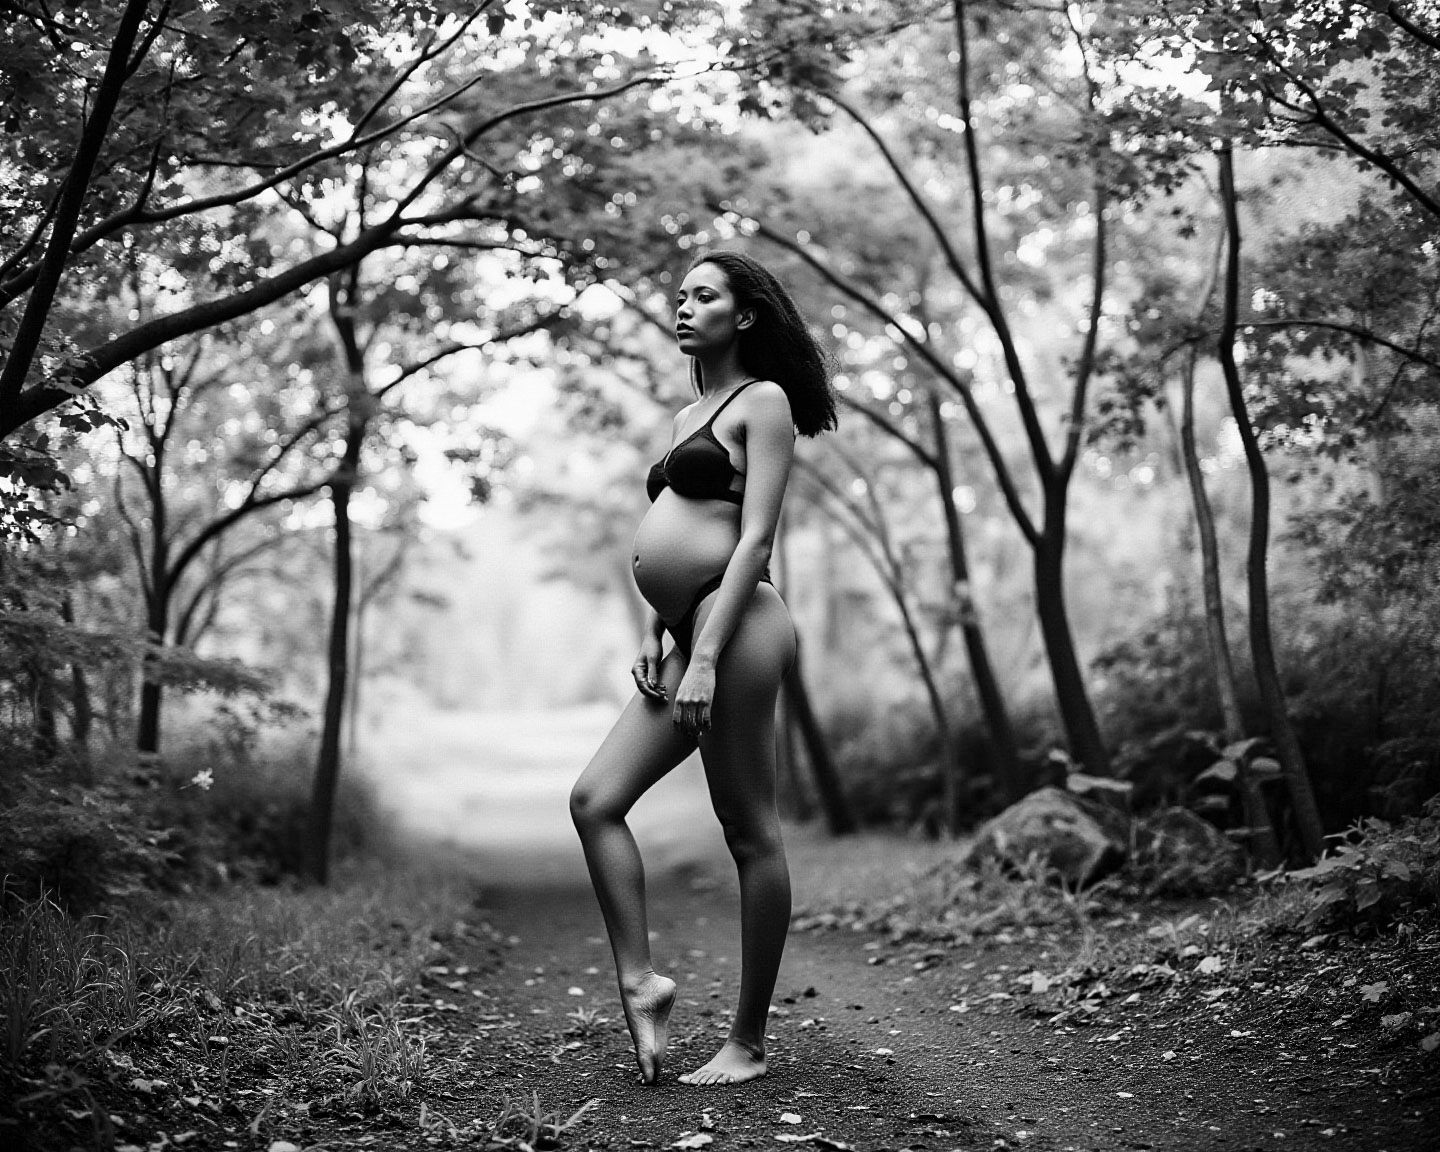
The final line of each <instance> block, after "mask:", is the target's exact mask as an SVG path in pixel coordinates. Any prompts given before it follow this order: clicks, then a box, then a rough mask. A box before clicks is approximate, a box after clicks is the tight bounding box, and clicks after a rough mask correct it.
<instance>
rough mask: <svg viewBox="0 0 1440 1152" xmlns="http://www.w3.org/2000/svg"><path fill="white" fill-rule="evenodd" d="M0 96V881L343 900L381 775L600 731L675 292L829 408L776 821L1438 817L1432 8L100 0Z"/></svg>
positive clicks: (809, 483)
mask: <svg viewBox="0 0 1440 1152" xmlns="http://www.w3.org/2000/svg"><path fill="white" fill-rule="evenodd" d="M0 43H3V46H4V54H3V58H4V63H3V66H0V68H3V86H4V90H5V92H6V125H5V126H6V133H5V142H4V145H3V153H0V164H3V166H4V171H5V173H6V179H5V181H4V182H3V183H4V191H3V192H0V204H3V212H0V245H3V251H0V261H3V263H0V341H3V356H4V361H3V365H0V433H3V437H4V438H3V439H0V496H3V501H4V506H3V510H0V517H3V520H0V524H3V533H4V552H3V556H0V698H3V714H0V729H3V730H0V745H3V746H0V756H3V758H4V760H5V763H6V768H7V771H6V772H5V773H4V784H3V787H4V788H6V789H7V790H8V792H9V793H10V796H9V800H10V801H11V805H10V808H9V810H10V811H11V812H12V813H19V814H20V815H18V816H13V817H12V820H20V821H22V822H24V823H25V828H26V829H27V830H26V832H25V835H24V836H22V837H21V838H20V839H19V840H16V841H15V842H16V843H17V844H19V843H23V844H26V845H30V846H31V847H28V848H25V849H24V852H28V853H30V855H29V856H26V857H25V859H24V860H21V859H20V857H19V855H17V856H16V858H15V859H14V860H6V861H3V862H0V863H3V865H4V867H5V869H6V870H7V871H11V872H14V873H15V874H17V875H27V876H30V875H33V876H41V875H45V876H48V877H50V879H51V881H52V882H53V881H54V875H55V873H56V870H57V869H60V868H61V867H62V865H61V864H60V863H58V862H57V861H59V860H61V858H62V857H64V858H65V859H66V860H68V861H70V862H71V863H69V864H65V865H64V867H67V868H70V869H71V870H72V871H75V870H76V869H78V868H79V867H80V866H78V865H76V864H74V861H76V860H83V859H84V854H85V852H86V851H90V852H92V853H95V854H101V855H103V854H104V853H110V854H111V856H113V857H114V858H115V860H116V861H120V862H121V863H113V862H112V863H113V868H115V869H119V871H118V872H116V874H117V875H118V874H120V872H123V871H124V868H129V869H131V873H126V874H134V875H141V874H142V873H143V874H144V875H145V876H147V877H152V878H153V876H159V875H168V874H170V871H167V870H173V869H174V867H175V866H176V861H181V862H183V861H185V860H189V861H191V862H192V864H193V862H195V861H199V860H205V859H209V858H210V857H211V856H214V855H216V854H219V855H220V856H221V857H225V858H227V859H228V858H229V857H226V856H225V854H226V851H228V850H222V849H221V848H217V847H215V846H214V841H213V837H214V836H215V835H220V834H219V833H214V832H213V829H215V828H223V829H228V831H225V832H224V833H223V835H221V840H222V841H223V842H224V843H226V844H240V845H243V849H242V852H243V853H249V854H251V856H250V857H249V858H253V860H254V861H256V863H255V864H254V868H255V869H256V870H257V871H258V872H260V873H262V874H265V875H272V874H278V873H279V872H281V871H285V870H301V869H302V868H303V870H304V871H306V872H308V874H309V875H311V876H313V877H315V878H323V876H324V875H325V871H326V862H327V861H328V859H329V858H330V857H331V855H332V850H331V847H330V838H331V833H330V831H329V830H330V828H331V827H332V824H331V816H332V814H335V813H337V812H338V813H339V816H340V825H339V827H340V828H341V829H342V831H341V832H340V835H339V843H340V845H341V846H343V844H344V843H346V842H347V837H351V836H356V835H359V832H358V831H355V829H357V828H358V827H359V817H358V816H356V815H353V812H352V815H351V816H347V815H346V812H347V811H351V809H353V811H354V812H358V811H359V810H360V808H362V807H363V804H362V800H361V798H360V797H359V794H358V793H356V794H354V795H352V796H351V797H350V799H346V798H345V797H346V792H345V788H346V787H347V784H346V781H347V780H350V781H352V783H353V780H354V774H353V773H352V772H350V771H349V767H351V766H353V764H354V763H356V762H358V761H363V758H364V755H365V741H366V731H367V718H371V719H373V718H375V717H379V716H391V717H403V716H407V715H408V716H414V717H415V721H414V722H415V723H416V724H421V723H422V722H423V720H422V717H423V715H424V712H425V710H426V709H452V710H454V709H460V710H466V709H468V710H485V709H505V708H514V707H517V706H520V705H521V704H523V705H524V706H525V707H528V708H537V707H550V708H554V709H563V708H567V707H573V706H577V705H582V704H586V703H590V702H595V701H615V700H617V699H619V698H620V697H621V696H622V695H623V693H624V692H625V690H626V686H625V677H624V669H625V668H626V667H628V665H629V662H630V660H631V658H632V656H633V652H632V651H631V650H630V649H631V647H632V646H633V642H634V640H633V633H634V629H635V621H636V620H637V619H638V617H637V615H636V613H637V609H638V604H637V601H636V600H635V593H634V590H633V588H632V587H631V584H630V580H629V564H628V542H629V539H630V535H631V533H632V532H633V527H634V524H635V523H637V522H638V519H639V517H640V515H641V514H642V513H643V508H644V496H643V484H642V483H641V478H642V477H643V471H644V468H645V467H646V466H647V465H648V463H649V461H650V460H651V459H652V458H653V457H654V456H655V455H658V453H659V452H660V451H661V450H663V447H664V441H665V437H666V435H667V432H668V429H669V415H670V413H671V412H672V411H673V410H674V408H675V407H677V406H678V405H679V404H681V403H684V402H687V401H688V400H689V399H690V395H689V392H688V382H687V380H686V376H685V372H684V370H683V364H682V363H681V362H680V359H679V357H678V354H677V353H676V352H675V350H674V347H673V343H672V341H671V340H670V338H669V323H670V316H669V312H670V303H669V300H670V296H671V294H672V292H673V288H674V286H675V284H676V283H678V277H679V276H680V275H681V274H682V273H683V269H684V267H685V265H686V264H687V263H688V261H689V260H690V258H691V257H692V256H693V255H694V253H695V252H697V251H702V250H703V249H704V248H705V247H707V246H710V245H715V244H723V245H727V246H736V247H743V248H745V249H746V250H748V251H751V252H752V253H754V254H755V255H757V256H758V257H759V258H761V259H762V260H764V261H766V262H767V263H770V264H771V265H772V266H774V267H775V268H776V270H777V271H778V272H779V273H780V274H781V275H782V277H783V278H784V279H785V280H786V281H787V283H789V284H791V285H792V286H793V288H794V290H795V293H796V295H797V298H798V299H799V300H800V302H801V304H802V308H803V310H804V311H805V313H806V315H807V316H809V317H810V318H811V319H812V321H813V322H814V323H815V325H816V326H817V328H818V329H820V330H821V332H822V334H823V335H824V336H825V337H826V341H827V344H828V346H829V347H830V348H831V350H832V352H833V355H834V359H835V368H836V384H837V388H838V389H839V392H840V395H841V398H842V401H843V407H842V417H843V419H842V428H841V430H840V432H839V433H838V434H836V435H835V436H834V437H833V438H829V439H828V440H827V439H822V440H821V441H817V442H813V443H812V442H803V443H802V445H801V450H800V456H799V465H798V467H797V470H796V473H795V476H794V480H793V485H792V492H791V499H790V501H789V505H788V507H787V515H786V522H785V525H784V531H783V540H782V545H781V548H780V552H781V556H780V558H779V560H778V562H777V570H778V571H777V575H778V576H779V578H780V580H781V582H782V584H783V589H784V592H785V595H786V597H787V600H788V601H789V602H790V604H791V606H792V610H793V611H794V613H795V616H796V619H797V622H798V625H799V629H800V632H801V637H802V641H803V650H804V663H803V671H802V674H801V678H800V679H799V680H798V681H797V683H796V685H795V686H794V690H795V692H797V693H800V694H801V695H799V696H793V694H792V703H791V705H790V706H788V707H787V710H786V712H787V717H788V719H789V722H790V723H792V724H793V723H796V722H798V721H799V720H800V719H805V718H809V719H811V720H812V721H813V723H810V724H806V725H804V728H805V731H806V732H807V733H808V737H809V738H808V741H807V740H800V739H793V740H792V739H787V741H786V748H787V749H789V750H790V755H789V757H788V762H789V763H790V767H791V769H792V770H791V771H789V772H787V774H786V779H787V781H789V785H788V786H789V787H790V788H791V789H792V790H794V791H795V793H796V795H795V797H794V804H795V805H796V806H797V807H799V808H801V809H806V808H807V807H808V806H810V805H812V804H813V800H814V799H815V797H816V796H817V795H818V796H819V797H821V798H824V799H825V800H826V801H827V805H828V808H829V811H830V814H831V817H832V823H835V824H837V825H838V826H842V827H843V826H844V825H845V823H846V822H847V820H849V819H850V818H851V816H852V815H854V816H858V817H859V818H860V819H862V820H864V821H867V822H871V823H891V824H894V825H896V826H900V827H923V828H925V829H927V830H929V831H931V832H935V833H940V832H946V833H954V832H958V831H961V830H963V829H965V828H967V827H969V826H971V825H972V824H974V823H975V822H976V821H978V820H979V819H981V818H983V817H985V816H987V815H990V814H992V813H994V812H995V811H997V810H998V809H999V808H1000V807H1002V806H1003V805H1005V804H1006V803H1008V802H1010V801H1012V800H1014V799H1016V798H1017V797H1019V796H1021V795H1023V794H1024V793H1026V792H1028V791H1030V790H1032V789H1033V788H1035V787H1037V786H1038V785H1040V784H1044V783H1060V784H1064V783H1066V782H1067V781H1068V782H1069V783H1071V784H1072V785H1076V786H1078V787H1085V786H1086V784H1085V781H1086V780H1088V779H1094V778H1105V779H1110V780H1115V781H1118V782H1119V786H1117V788H1116V789H1114V790H1113V794H1116V795H1120V794H1128V797H1129V803H1130V804H1132V805H1133V806H1135V807H1137V808H1145V807H1149V806H1154V805H1159V804H1167V803H1181V804H1185V805H1188V806H1191V807H1193V808H1195V809H1196V810H1198V811H1201V812H1203V813H1204V814H1205V815H1206V816H1207V818H1209V819H1211V820H1212V821H1213V822H1215V823H1216V824H1218V825H1220V826H1221V827H1224V828H1227V829H1229V830H1230V831H1231V832H1232V833H1233V834H1234V835H1235V836H1236V837H1237V838H1238V839H1240V840H1242V841H1243V842H1245V843H1246V844H1247V846H1248V848H1249V849H1250V851H1251V854H1252V857H1253V858H1255V859H1256V860H1258V861H1261V862H1263V863H1265V864H1267V865H1268V864H1271V863H1274V862H1277V861H1279V860H1281V859H1285V858H1288V859H1290V860H1292V861H1299V860H1303V859H1307V858H1310V857H1313V856H1314V855H1315V853H1316V852H1317V851H1318V850H1319V847H1320V843H1321V841H1320V837H1321V836H1322V835H1323V834H1324V833H1327V832H1334V831H1337V830H1339V829H1340V828H1342V827H1344V826H1345V825H1346V824H1347V823H1348V822H1350V821H1352V820H1354V819H1356V818H1357V817H1360V816H1362V815H1367V814H1379V815H1396V814H1400V813H1405V812H1413V811H1417V810H1418V807H1419V805H1420V803H1421V802H1422V801H1423V799H1424V798H1425V797H1426V796H1428V795H1430V794H1432V793H1433V792H1435V790H1436V788H1437V786H1440V728H1437V724H1436V720H1435V713H1434V708H1433V705H1432V704H1431V701H1433V699H1434V698H1435V694H1436V692H1437V691H1440V662H1437V659H1436V655H1435V653H1436V651H1437V646H1436V627H1437V625H1436V623H1435V621H1436V619H1437V612H1436V608H1437V604H1436V602H1435V601H1436V596H1437V593H1436V591H1435V589H1436V588H1437V587H1440V581H1437V575H1440V570H1437V569H1440V559H1437V557H1440V551H1437V549H1440V520H1437V517H1440V513H1437V512H1436V508H1437V506H1440V505H1437V500H1436V497H1437V495H1440V493H1437V491H1436V481H1435V479H1434V475H1433V473H1434V468H1433V464H1434V460H1435V448H1436V442H1437V441H1436V437H1437V433H1440V416H1437V399H1440V397H1437V390H1440V335H1437V328H1440V324H1437V321H1440V316H1437V312H1440V251H1437V241H1440V193H1437V171H1436V166H1435V165H1436V161H1435V156H1436V155H1437V152H1436V148H1435V145H1436V140H1435V139H1434V135H1435V133H1436V131H1437V130H1440V129H1437V128H1436V125H1437V123H1440V79H1437V77H1440V13H1437V12H1436V11H1435V10H1434V7H1433V5H1429V4H1426V3H1423V2H1420V0H1416V2H1412V3H1392V4H1387V5H1377V4H1369V3H1359V2H1351V0H1340V2H1337V3H1334V4H1327V5H1309V6H1301V7H1300V8H1298V9H1297V8H1296V6H1295V5H1293V4H1280V3H1268V2H1261V3H1258V4H1255V5H1251V6H1249V7H1248V8H1247V9H1246V10H1245V12H1244V14H1243V18H1242V16H1241V14H1240V13H1239V12H1238V11H1236V10H1235V9H1233V6H1231V5H1226V4H1220V3H1210V2H1208V0H1193V2H1191V3H1186V4H1180V5H1167V6H1165V7H1164V8H1163V9H1159V10H1157V9H1156V8H1155V6H1153V5H1146V4H1141V3H1138V2H1136V3H1129V2H1122V3H1107V4H1103V5H1102V4H1084V3H1077V4H1072V5H1068V6H1064V7H1057V6H1054V5H1050V4H1039V3H1034V4H1031V3H1019V4H1016V3H1003V4H1000V3H990V2H987V0H956V2H955V3H953V4H950V5H943V6H934V5H921V4H915V3H910V2H908V0H887V2H886V3H879V4H876V3H867V4H851V3H844V2H837V3H833V4H825V5H805V6H797V5H792V4H785V3H777V2H776V0H753V2H751V3H747V4H743V5H738V6H734V7H733V9H732V8H730V7H726V6H719V5H712V4H705V3H698V2H694V3H680V2H675V0H657V2H647V3H643V4H639V5H627V6H624V7H623V9H621V8H616V9H594V8H593V7H592V6H581V5H573V4H569V3H565V2H563V0H551V2H546V3H529V4H510V5H500V4H496V3H493V2H492V3H449V2H443V3H413V4H403V5H392V4H370V3H366V2H363V0H357V2H355V3H352V4H347V5H344V6H339V7H335V6H331V7H327V8H325V9H324V10H323V11H321V10H320V9H318V8H314V7H313V6H311V5H309V4H304V3H298V2H296V3H291V2H288V0H281V2H278V3H269V4H265V5H249V4H241V5H230V6H227V7H226V8H225V10H224V12H219V11H218V10H215V9H213V8H212V7H208V6H205V5H201V4H198V3H188V2H172V3H169V4H161V3H155V2H151V3H145V2H142V0H130V2H128V3H121V2H119V0H115V2H113V3H105V4H92V5H84V6H76V5H72V6H64V5H51V6H48V7H42V6H38V5H36V6H33V7H32V6H28V5H26V4H23V3H22V4H19V5H14V6H11V8H10V9H9V10H8V11H7V12H6V14H5V15H4V17H3V32H0ZM357 569H358V570H357ZM362 686H363V687H362ZM162 718H163V720H162ZM392 722H393V721H392ZM807 745H808V748H809V752H808V753H807V752H806V747H807ZM577 768H578V765H577ZM817 774H818V775H817ZM247 780H248V781H249V782H250V783H251V784H252V785H253V789H252V791H250V792H247V791H246V788H245V787H243V786H242V784H241V782H242V781H247ZM277 781H283V784H278V785H277V783H276V782H277ZM207 787H209V788H210V790H209V791H208V792H207V791H206V788H207ZM247 796H248V797H249V799H247V798H246V797H247ZM337 796H338V797H340V798H339V799H338V800H337V799H336V798H337ZM97 798H98V799H97ZM337 805H338V807H337ZM347 805H350V806H351V808H350V809H347V807H346V806H347ZM122 813H125V814H126V815H124V816H122ZM352 817H353V818H352ZM227 821H228V823H227ZM347 821H348V823H347ZM107 822H108V823H107ZM121 825H126V826H128V827H131V828H134V827H144V828H147V829H150V830H151V833H153V841H152V840H146V839H145V837H144V836H139V837H137V836H133V835H129V834H128V833H127V835H126V836H124V837H122V836H120V834H119V833H118V832H114V831H113V830H112V831H111V832H106V831H105V828H106V827H111V828H112V829H113V828H116V827H119V826H121ZM302 829H308V831H303V832H302V831H301V830H302ZM346 829H349V831H346ZM257 830H260V831H257ZM151 833H147V834H146V835H150V834H151ZM67 837H68V839H67ZM226 837H228V838H229V839H226ZM287 838H288V839H287ZM42 842H44V843H48V844H59V843H62V842H63V843H66V844H69V845H70V849H68V850H67V852H68V855H67V852H62V851H60V850H59V849H58V848H57V849H55V850H54V851H51V850H50V849H43V850H42V849H41V848H39V847H35V845H37V844H40V843H42ZM267 842H269V843H271V844H272V845H273V844H279V843H282V842H284V843H288V844H289V845H290V847H288V848H285V849H283V850H281V849H278V848H275V847H273V846H272V847H259V845H262V844H264V843H267ZM77 845H81V846H82V847H78V848H77V847H76V846H77ZM207 845H208V847H207ZM83 846H88V847H83ZM302 846H308V849H309V857H308V859H307V858H302V855H301V852H300V849H301V847H302ZM15 852H17V853H20V852H21V850H20V849H16V850H15ZM47 853H49V855H48V856H47ZM207 853H208V854H209V855H208V856H207ZM22 854H23V853H22ZM230 855H231V856H232V857H233V856H234V853H231V854H230ZM42 857H44V859H42ZM47 860H48V862H47ZM125 861H128V863H124V862H125ZM122 863H123V867H122ZM82 870H83V869H82ZM147 882H149V881H148V880H147ZM77 883H78V882H77Z"/></svg>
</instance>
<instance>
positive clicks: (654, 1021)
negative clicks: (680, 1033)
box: [620, 972, 675, 1084]
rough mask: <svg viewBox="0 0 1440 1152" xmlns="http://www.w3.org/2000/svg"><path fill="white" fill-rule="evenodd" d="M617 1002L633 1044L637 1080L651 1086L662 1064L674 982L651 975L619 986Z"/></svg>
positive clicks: (673, 999) (673, 1002) (658, 1077)
mask: <svg viewBox="0 0 1440 1152" xmlns="http://www.w3.org/2000/svg"><path fill="white" fill-rule="evenodd" d="M620 1002H621V1004H623V1005H624V1007H625V1023H626V1024H627V1025H629V1027H630V1038H631V1039H632V1040H633V1041H635V1062H636V1063H637V1064H639V1065H640V1079H641V1081H643V1082H644V1083H646V1084H654V1083H655V1081H657V1080H658V1079H660V1068H661V1066H662V1065H663V1064H664V1063H665V1043H666V1038H667V1034H668V1031H669V1025H670V1009H671V1008H672V1007H674V1005H675V981H673V980H671V979H669V978H668V977H665V976H660V975H657V974H656V973H654V972H651V973H649V974H648V975H645V976H642V977H641V978H640V979H639V980H637V981H636V982H635V983H634V984H629V985H625V984H622V985H621V987H620Z"/></svg>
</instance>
